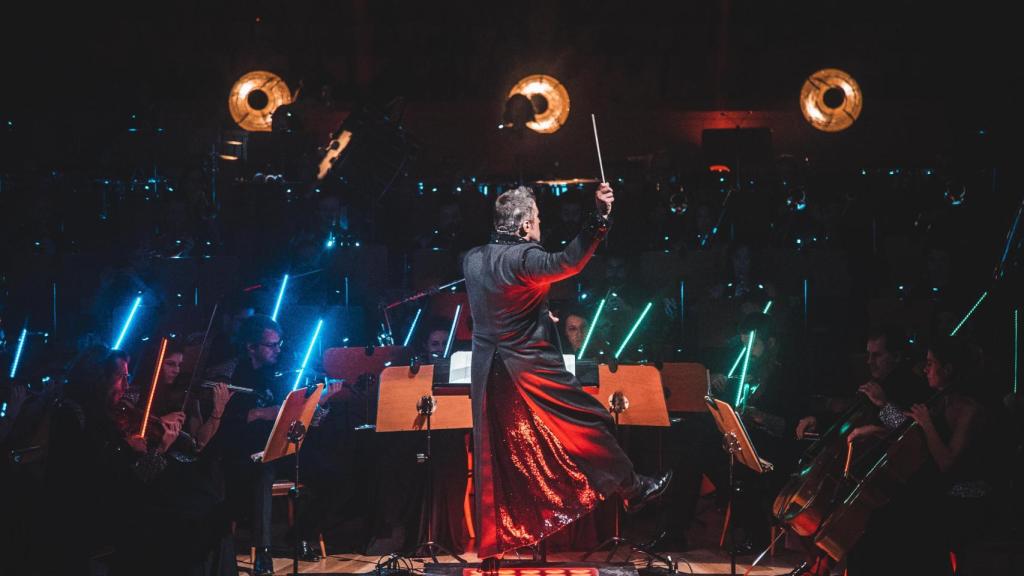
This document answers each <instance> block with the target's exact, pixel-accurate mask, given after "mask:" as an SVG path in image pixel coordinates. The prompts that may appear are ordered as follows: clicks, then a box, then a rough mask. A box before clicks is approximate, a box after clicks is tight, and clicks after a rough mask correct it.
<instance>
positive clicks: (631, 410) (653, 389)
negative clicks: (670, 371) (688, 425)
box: [597, 364, 669, 427]
mask: <svg viewBox="0 0 1024 576" xmlns="http://www.w3.org/2000/svg"><path fill="white" fill-rule="evenodd" d="M616 393H620V394H622V396H624V397H625V400H626V402H627V403H628V404H629V406H628V410H624V411H622V412H620V413H619V414H618V415H617V418H616V423H617V424H618V425H620V426H662V427H667V426H668V425H669V421H668V407H667V406H666V404H665V391H664V390H663V389H662V387H661V374H659V373H658V369H657V368H655V367H654V366H619V368H618V370H616V371H615V372H612V371H611V369H610V368H609V367H608V366H607V365H604V364H602V365H601V366H599V367H598V392H597V399H598V400H599V401H600V402H601V404H604V405H605V406H608V403H609V401H610V399H611V397H612V396H613V395H614V394H616ZM613 415H614V414H613Z"/></svg>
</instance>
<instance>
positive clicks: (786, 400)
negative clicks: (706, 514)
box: [701, 312, 804, 552]
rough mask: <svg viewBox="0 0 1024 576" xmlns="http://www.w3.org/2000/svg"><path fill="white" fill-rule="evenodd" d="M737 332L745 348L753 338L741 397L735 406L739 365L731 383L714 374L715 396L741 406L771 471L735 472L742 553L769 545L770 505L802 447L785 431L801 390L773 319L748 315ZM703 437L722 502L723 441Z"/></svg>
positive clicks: (725, 472) (714, 434)
mask: <svg viewBox="0 0 1024 576" xmlns="http://www.w3.org/2000/svg"><path fill="white" fill-rule="evenodd" d="M738 332H739V336H740V338H741V341H742V343H743V345H744V346H747V345H748V342H749V338H750V333H751V332H753V333H754V343H753V347H752V348H751V350H750V359H749V362H748V365H747V371H746V379H745V383H746V384H747V388H746V392H745V393H744V397H743V399H742V400H741V401H737V398H738V397H739V394H740V389H739V384H740V382H739V380H740V376H741V373H742V363H741V364H740V366H739V367H738V368H737V369H736V372H735V374H734V376H735V378H732V379H728V378H726V376H725V375H723V374H715V375H713V376H712V379H711V383H712V388H713V392H714V393H715V394H716V395H717V396H719V397H720V398H722V399H724V400H726V401H727V402H729V403H730V404H734V405H737V404H738V405H739V407H738V412H739V413H740V414H741V416H742V418H743V422H744V425H745V427H746V428H747V431H748V432H749V434H750V437H751V440H752V441H753V443H754V446H755V447H756V448H757V450H758V454H759V455H760V456H761V457H762V458H764V459H765V460H767V461H769V462H771V463H772V464H773V466H774V471H773V472H770V473H768V474H761V475H751V477H749V478H748V477H746V476H747V473H746V471H745V469H743V468H742V467H740V468H738V474H739V475H738V478H739V479H740V483H741V484H742V485H743V489H742V490H741V491H740V492H739V498H738V499H737V500H736V501H735V504H736V506H735V507H734V512H735V516H734V517H735V519H736V522H737V526H738V527H740V528H742V531H743V533H744V536H745V537H744V538H743V539H742V541H741V542H740V543H739V544H738V547H739V549H740V550H741V551H744V552H746V551H753V550H760V549H761V548H763V547H764V546H766V545H767V544H768V535H769V526H770V512H769V509H770V505H771V502H772V500H773V499H774V498H775V495H776V493H777V492H778V490H779V488H781V486H782V484H783V483H784V482H785V479H786V477H787V476H788V474H789V471H790V469H791V468H792V467H793V466H794V464H795V463H796V459H797V456H798V451H799V448H800V447H799V446H798V445H797V444H796V442H795V440H794V439H793V437H792V436H791V435H790V433H789V430H792V426H793V425H795V420H796V418H795V417H796V415H797V414H799V413H800V408H801V404H802V395H803V391H804V387H803V385H802V380H801V377H800V374H799V372H798V371H797V364H796V362H795V361H794V360H793V359H791V357H790V356H789V354H788V352H787V350H786V349H785V346H783V344H782V343H781V342H780V341H779V339H778V338H777V336H776V330H775V327H774V325H773V322H772V318H771V317H769V316H768V315H766V314H763V313H761V312H754V313H751V314H747V315H746V316H745V317H744V318H743V320H742V321H741V322H740V325H739V327H738ZM706 437H707V438H706V441H705V445H704V446H703V447H702V448H701V452H702V454H703V456H704V458H705V459H706V461H707V462H708V463H709V465H708V469H707V470H705V471H704V472H705V473H706V474H707V475H708V477H709V478H710V479H711V481H712V482H713V483H714V484H715V486H717V487H719V491H718V493H719V495H720V497H721V499H722V500H724V498H725V496H727V495H728V494H727V493H728V490H727V487H728V486H729V480H728V478H729V477H728V467H727V463H728V460H727V458H726V453H725V452H724V451H723V450H722V448H721V438H722V436H721V434H720V433H719V432H718V431H717V430H713V431H712V432H710V433H708V434H707V435H706ZM722 504H723V505H724V502H722Z"/></svg>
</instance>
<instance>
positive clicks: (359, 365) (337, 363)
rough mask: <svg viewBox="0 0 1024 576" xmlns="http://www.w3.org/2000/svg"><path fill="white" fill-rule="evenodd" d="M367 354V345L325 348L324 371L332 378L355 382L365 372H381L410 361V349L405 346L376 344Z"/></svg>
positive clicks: (375, 373) (373, 373) (376, 373)
mask: <svg viewBox="0 0 1024 576" xmlns="http://www.w3.org/2000/svg"><path fill="white" fill-rule="evenodd" d="M369 350H370V354H367V353H366V351H367V348H365V347H361V346H360V347H352V348H340V347H339V348H328V349H326V350H324V372H326V373H327V375H328V376H329V377H331V378H338V379H341V380H345V381H346V382H351V383H355V382H357V381H358V380H359V377H360V376H362V375H363V374H372V375H374V376H376V375H378V374H380V372H381V370H384V369H385V368H387V367H388V366H397V365H400V364H408V363H409V354H410V351H409V349H408V348H406V347H405V346H376V347H373V348H370V349H369Z"/></svg>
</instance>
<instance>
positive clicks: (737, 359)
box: [726, 300, 772, 378]
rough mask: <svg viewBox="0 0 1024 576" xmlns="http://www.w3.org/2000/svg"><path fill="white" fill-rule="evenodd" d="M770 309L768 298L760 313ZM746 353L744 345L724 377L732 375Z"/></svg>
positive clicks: (765, 312) (770, 303) (770, 302)
mask: <svg viewBox="0 0 1024 576" xmlns="http://www.w3.org/2000/svg"><path fill="white" fill-rule="evenodd" d="M771 309H772V301H771V300H769V301H768V303H767V304H765V305H764V309H763V310H761V313H762V314H767V313H768V311H769V310H771ZM746 354H747V347H746V346H744V347H743V348H740V354H739V356H737V357H736V361H735V362H733V363H732V368H729V375H728V376H726V378H732V375H733V374H735V373H736V369H737V368H739V366H740V362H742V361H743V357H744V356H745V355H746Z"/></svg>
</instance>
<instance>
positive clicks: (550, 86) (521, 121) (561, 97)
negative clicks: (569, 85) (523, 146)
mask: <svg viewBox="0 0 1024 576" xmlns="http://www.w3.org/2000/svg"><path fill="white" fill-rule="evenodd" d="M568 118H569V92H568V90H566V89H565V86H562V83H561V82H559V81H558V80H556V79H554V78H552V77H551V76H547V75H544V74H534V75H533V76H527V77H526V78H523V79H522V80H520V81H519V82H517V83H516V85H515V86H513V87H512V89H511V90H509V92H508V97H507V99H506V102H505V112H504V114H503V115H502V124H500V125H499V126H498V127H499V128H503V129H504V128H513V127H521V126H523V125H525V126H526V127H527V128H529V129H530V130H533V131H534V132H539V133H541V134H551V133H554V132H557V131H558V129H559V128H561V127H562V125H563V124H565V121H566V119H568Z"/></svg>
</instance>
